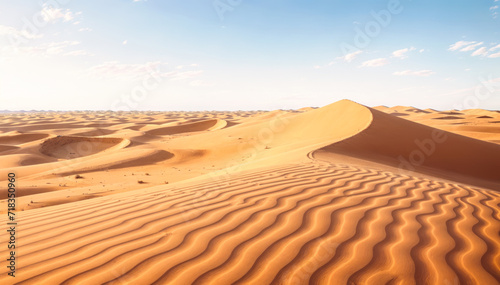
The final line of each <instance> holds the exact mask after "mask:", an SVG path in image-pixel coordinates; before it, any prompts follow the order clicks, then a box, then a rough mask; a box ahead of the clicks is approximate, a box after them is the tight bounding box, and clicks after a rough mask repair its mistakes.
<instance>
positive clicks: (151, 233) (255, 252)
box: [0, 162, 500, 284]
mask: <svg viewBox="0 0 500 285" xmlns="http://www.w3.org/2000/svg"><path fill="white" fill-rule="evenodd" d="M499 203H500V197H499V195H498V193H495V192H492V191H488V190H483V189H473V188H469V187H465V186H461V185H456V184H448V183H442V182H437V181H431V180H426V179H421V178H417V177H412V176H405V175H399V174H395V173H391V172H384V171H376V170H370V169H360V168H356V167H352V166H345V165H334V164H327V163H319V162H311V163H304V164H294V165H286V166H282V167H278V168H274V169H266V170H262V171H253V172H247V173H242V174H239V175H235V176H233V177H231V178H230V179H220V180H216V179H209V180H206V181H204V182H202V183H198V184H196V185H189V186H185V187H179V186H174V185H172V186H165V187H164V188H161V189H159V188H158V187H157V188H150V189H146V190H141V191H134V192H129V193H127V194H124V195H122V196H120V197H103V198H98V199H93V200H92V201H81V202H76V203H72V204H65V205H59V206H54V207H50V208H47V209H44V208H42V209H36V210H33V211H29V212H21V213H19V217H18V223H19V225H20V226H19V227H20V230H19V231H18V240H19V244H20V245H21V246H20V247H19V249H18V256H21V257H22V259H20V260H19V263H18V265H19V268H18V276H17V277H16V278H15V282H17V284H499V282H500V238H499V231H500V220H499V216H498V214H499V213H498V205H499ZM2 224H5V223H3V222H2ZM0 254H1V255H2V256H7V252H6V251H5V249H3V248H2V251H1V252H0ZM5 266H6V262H5V261H2V262H0V268H1V269H0V270H2V275H1V276H2V277H0V283H1V284H9V282H12V281H13V279H12V278H10V277H7V276H6V274H5V270H6V269H5V268H6V267H5Z"/></svg>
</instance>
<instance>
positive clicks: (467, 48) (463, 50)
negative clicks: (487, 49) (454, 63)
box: [460, 42, 483, 52]
mask: <svg viewBox="0 0 500 285" xmlns="http://www.w3.org/2000/svg"><path fill="white" fill-rule="evenodd" d="M481 45H483V42H480V43H475V44H471V45H468V46H466V47H464V48H463V49H461V50H460V51H462V52H465V51H473V50H475V49H476V48H477V47H478V46H481Z"/></svg>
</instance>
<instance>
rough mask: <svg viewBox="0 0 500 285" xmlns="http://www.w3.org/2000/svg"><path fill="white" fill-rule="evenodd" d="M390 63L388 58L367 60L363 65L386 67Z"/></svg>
mask: <svg viewBox="0 0 500 285" xmlns="http://www.w3.org/2000/svg"><path fill="white" fill-rule="evenodd" d="M388 63H389V60H387V58H376V59H372V60H367V61H365V62H363V63H362V64H361V66H362V67H378V66H384V65H386V64H388Z"/></svg>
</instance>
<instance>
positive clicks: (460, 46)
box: [448, 41, 500, 58]
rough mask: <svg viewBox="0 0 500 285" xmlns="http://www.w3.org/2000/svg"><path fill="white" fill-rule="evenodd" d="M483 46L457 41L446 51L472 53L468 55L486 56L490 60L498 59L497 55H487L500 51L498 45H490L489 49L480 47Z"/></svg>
mask: <svg viewBox="0 0 500 285" xmlns="http://www.w3.org/2000/svg"><path fill="white" fill-rule="evenodd" d="M483 44H484V42H475V41H472V42H467V41H458V42H456V43H454V44H452V45H450V47H449V48H448V50H451V51H457V50H458V51H460V52H468V51H469V52H470V51H473V52H472V53H471V54H470V55H471V56H487V57H490V58H495V57H498V53H493V54H490V55H488V53H489V52H493V51H495V50H497V49H500V44H496V43H490V44H489V46H492V47H490V48H487V47H484V46H483V47H481V46H482V45H483Z"/></svg>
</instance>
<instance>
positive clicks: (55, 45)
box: [19, 41, 80, 57]
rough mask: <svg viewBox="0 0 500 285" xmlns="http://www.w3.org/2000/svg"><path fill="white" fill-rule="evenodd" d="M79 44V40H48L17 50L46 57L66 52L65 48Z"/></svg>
mask: <svg viewBox="0 0 500 285" xmlns="http://www.w3.org/2000/svg"><path fill="white" fill-rule="evenodd" d="M79 44H80V42H78V41H62V42H50V43H43V44H40V45H37V46H28V47H22V48H20V49H19V51H20V52H21V53H24V54H26V55H30V56H42V57H47V56H54V55H60V54H65V53H68V51H67V50H66V49H67V48H69V47H71V46H76V45H79Z"/></svg>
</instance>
